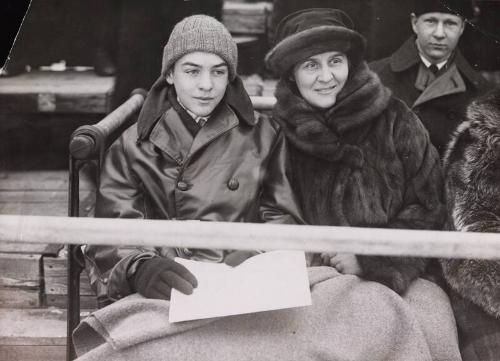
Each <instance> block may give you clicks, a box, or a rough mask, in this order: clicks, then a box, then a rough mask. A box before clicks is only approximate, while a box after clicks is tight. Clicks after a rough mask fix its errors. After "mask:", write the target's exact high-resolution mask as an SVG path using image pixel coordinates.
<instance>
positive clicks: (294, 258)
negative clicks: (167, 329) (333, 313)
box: [169, 251, 311, 322]
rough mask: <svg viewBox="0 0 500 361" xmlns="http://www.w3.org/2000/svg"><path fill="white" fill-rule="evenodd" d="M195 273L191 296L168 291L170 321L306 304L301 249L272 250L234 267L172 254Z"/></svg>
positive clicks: (306, 283) (308, 296)
mask: <svg viewBox="0 0 500 361" xmlns="http://www.w3.org/2000/svg"><path fill="white" fill-rule="evenodd" d="M176 261H177V262H179V263H181V264H183V265H184V266H186V267H187V268H188V269H189V270H190V271H191V272H192V273H193V274H194V275H195V276H196V278H197V280H198V287H197V288H196V289H195V290H194V292H193V294H191V295H184V294H182V293H180V292H178V291H176V290H172V295H171V298H170V313H169V321H170V322H179V321H187V320H196V319H202V318H211V317H220V316H229V315H238V314H244V313H251V312H260V311H268V310H277V309H283V308H291V307H301V306H309V305H311V292H310V289H309V280H308V276H307V268H306V260H305V254H304V252H301V251H273V252H266V253H261V254H258V255H256V256H254V257H251V258H249V259H247V260H246V261H245V262H243V263H242V264H240V265H239V266H237V267H234V268H233V267H230V266H227V265H226V264H222V263H209V262H198V261H191V260H186V259H182V258H176Z"/></svg>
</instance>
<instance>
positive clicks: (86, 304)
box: [43, 294, 97, 310]
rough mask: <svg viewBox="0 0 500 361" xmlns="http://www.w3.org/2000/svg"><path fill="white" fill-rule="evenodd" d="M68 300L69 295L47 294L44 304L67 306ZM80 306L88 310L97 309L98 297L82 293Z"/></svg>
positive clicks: (48, 305)
mask: <svg viewBox="0 0 500 361" xmlns="http://www.w3.org/2000/svg"><path fill="white" fill-rule="evenodd" d="M67 302H68V296H67V295H65V294H64V295H45V297H44V301H43V304H44V305H45V306H46V307H57V308H66V307H67ZM80 308H82V309H86V310H96V309H97V298H96V297H95V296H94V295H91V296H90V295H80Z"/></svg>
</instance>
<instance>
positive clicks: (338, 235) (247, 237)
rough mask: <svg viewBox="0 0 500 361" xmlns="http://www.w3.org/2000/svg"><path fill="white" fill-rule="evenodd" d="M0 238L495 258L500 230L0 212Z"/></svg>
mask: <svg viewBox="0 0 500 361" xmlns="http://www.w3.org/2000/svg"><path fill="white" fill-rule="evenodd" d="M0 242H18V243H24V242H27V243H66V244H106V245H114V246H131V245H134V246H166V247H187V248H213V249H243V250H244V249H246V250H248V249H259V250H291V249H294V250H304V251H307V252H351V253H355V254H366V255H387V256H416V257H441V258H474V259H500V234H498V233H472V232H471V233H466V232H451V231H423V230H397V229H396V230H395V229H381V228H356V227H333V226H306V225H279V224H262V223H226V222H202V221H166V220H148V219H139V220H138V219H106V218H67V217H44V216H12V215H5V216H0Z"/></svg>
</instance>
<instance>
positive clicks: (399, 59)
mask: <svg viewBox="0 0 500 361" xmlns="http://www.w3.org/2000/svg"><path fill="white" fill-rule="evenodd" d="M415 40H416V37H415V36H411V37H410V38H409V39H408V40H406V41H405V42H404V43H403V45H401V47H400V48H399V49H398V50H396V51H395V52H394V54H392V56H391V57H390V66H391V70H392V71H394V72H396V73H400V72H403V71H406V70H408V69H410V68H412V67H413V66H415V65H417V64H419V63H420V61H421V60H420V56H419V53H418V50H417V46H416V45H415ZM453 63H454V64H456V66H457V69H458V70H459V71H460V72H461V73H462V74H463V75H464V76H465V78H466V79H467V80H468V81H469V82H470V83H472V84H473V86H474V87H476V89H479V88H481V87H484V86H485V85H486V80H485V79H484V78H483V77H481V76H480V75H479V74H477V73H476V71H475V70H474V69H472V67H471V66H470V65H469V63H468V62H467V60H466V59H465V58H464V56H463V55H462V53H461V52H460V50H459V49H455V53H454V58H453ZM450 65H451V64H450Z"/></svg>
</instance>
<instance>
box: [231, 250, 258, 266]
mask: <svg viewBox="0 0 500 361" xmlns="http://www.w3.org/2000/svg"><path fill="white" fill-rule="evenodd" d="M257 254H259V252H257V251H233V252H231V253H229V254H228V255H227V256H226V257H225V258H224V263H225V264H227V265H228V266H231V267H236V266H238V265H240V264H242V263H243V262H245V261H246V260H247V259H249V258H250V257H253V256H255V255H257Z"/></svg>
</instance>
